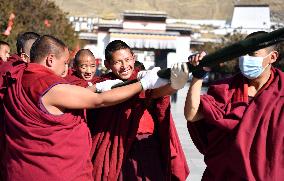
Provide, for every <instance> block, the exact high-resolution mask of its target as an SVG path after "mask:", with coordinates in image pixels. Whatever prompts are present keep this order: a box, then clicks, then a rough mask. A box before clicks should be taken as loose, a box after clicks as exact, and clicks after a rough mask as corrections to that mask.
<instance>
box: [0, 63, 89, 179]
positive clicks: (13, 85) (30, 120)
mask: <svg viewBox="0 0 284 181" xmlns="http://www.w3.org/2000/svg"><path fill="white" fill-rule="evenodd" d="M9 72H10V74H6V76H5V84H6V87H7V92H6V93H5V96H4V99H3V102H4V120H5V122H4V124H5V125H4V129H5V138H6V139H5V144H6V145H5V151H4V155H3V161H4V163H5V165H4V168H5V169H4V173H5V176H6V179H5V180H29V181H33V180H46V181H50V180H52V181H56V180H58V181H59V180H60V181H62V180H68V181H69V180H78V181H82V180H92V175H91V171H92V164H91V162H90V156H89V153H90V146H91V145H90V143H91V142H90V139H91V138H90V133H89V130H88V127H87V125H86V122H85V120H84V119H83V111H82V110H74V111H68V110H67V111H66V113H64V114H62V115H52V114H50V113H48V112H47V111H46V109H45V108H44V105H43V104H42V102H41V97H42V96H43V95H44V94H45V93H46V92H47V91H48V90H49V89H50V88H52V87H53V86H54V85H57V84H66V81H65V80H64V79H62V78H60V77H58V76H56V75H55V74H53V72H51V71H50V70H49V69H47V68H45V67H43V66H41V65H39V64H33V63H30V64H28V65H27V64H25V63H22V64H19V65H18V66H15V67H13V69H11V70H10V71H9Z"/></svg>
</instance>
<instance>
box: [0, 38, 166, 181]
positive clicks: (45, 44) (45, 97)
mask: <svg viewBox="0 0 284 181" xmlns="http://www.w3.org/2000/svg"><path fill="white" fill-rule="evenodd" d="M68 59H69V52H68V49H67V47H66V46H65V45H64V43H63V42H61V41H60V40H58V39H56V38H54V37H52V36H48V35H44V36H42V37H40V38H38V39H37V40H36V42H35V43H34V44H33V46H32V48H31V62H32V63H30V64H27V63H25V62H21V63H19V64H17V65H13V68H12V69H10V70H9V71H8V72H6V73H5V76H4V81H3V82H2V84H1V86H0V88H1V90H4V91H5V92H4V97H3V107H4V115H3V116H4V117H3V119H2V120H4V125H2V124H1V126H3V127H1V130H4V134H5V140H4V141H5V142H4V143H2V145H0V146H1V149H2V150H3V152H2V153H3V155H2V159H3V160H1V161H2V163H1V164H3V168H4V169H3V175H2V179H3V180H11V181H12V180H30V181H33V180H39V179H40V180H46V181H50V180H80V181H81V180H86V181H87V180H93V179H92V164H91V160H90V149H91V137H90V133H89V129H88V127H87V124H86V122H85V119H84V117H83V111H82V110H83V109H84V108H98V107H104V106H111V105H114V104H118V103H121V102H122V101H125V100H126V99H128V98H130V97H132V96H133V95H135V94H137V93H138V92H140V91H141V90H142V88H143V89H146V90H147V89H154V88H157V87H159V86H163V85H165V83H167V82H165V81H163V80H161V79H160V78H158V76H157V71H156V70H154V71H149V72H147V74H146V75H145V77H143V78H142V79H141V80H140V82H137V83H134V84H131V85H128V86H125V87H121V88H117V89H114V90H111V91H108V92H103V93H101V94H96V93H93V92H92V91H90V90H89V89H86V88H82V87H79V86H75V85H68V83H67V82H66V80H64V79H63V78H61V75H62V74H63V73H64V71H65V64H66V63H67V61H68ZM18 62H19V61H18ZM161 81H162V83H161Z"/></svg>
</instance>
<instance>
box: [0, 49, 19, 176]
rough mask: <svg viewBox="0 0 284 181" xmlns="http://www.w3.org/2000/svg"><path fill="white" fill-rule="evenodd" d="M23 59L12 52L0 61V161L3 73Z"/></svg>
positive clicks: (0, 151) (0, 153)
mask: <svg viewBox="0 0 284 181" xmlns="http://www.w3.org/2000/svg"><path fill="white" fill-rule="evenodd" d="M22 62H23V61H22V60H21V58H20V57H19V56H18V55H16V54H14V55H12V56H11V57H9V58H8V60H7V62H3V61H2V64H1V65H0V145H1V146H0V160H1V161H2V159H3V158H2V156H3V151H4V146H3V145H4V140H5V139H4V121H3V119H4V118H3V114H4V112H3V111H4V110H3V109H4V108H3V104H2V100H3V96H4V94H5V92H6V87H5V86H4V85H3V83H4V82H3V81H4V79H3V76H4V75H5V73H6V72H7V71H9V70H10V69H12V68H13V66H16V65H17V64H19V63H22ZM2 170H3V168H2V166H1V164H0V180H1V178H3V176H1V175H2V173H1V172H2Z"/></svg>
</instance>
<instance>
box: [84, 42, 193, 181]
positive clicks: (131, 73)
mask: <svg viewBox="0 0 284 181" xmlns="http://www.w3.org/2000/svg"><path fill="white" fill-rule="evenodd" d="M105 52H106V53H105V56H106V62H105V65H106V66H107V67H108V68H110V69H111V70H112V72H111V73H109V74H106V75H103V76H101V79H102V80H112V79H117V78H119V79H122V80H132V79H136V77H137V73H138V71H139V70H137V69H134V62H135V56H134V54H133V52H132V51H131V49H130V48H129V46H128V45H127V44H125V43H124V42H122V41H118V40H115V41H113V42H111V43H109V45H108V46H107V48H106V51H105ZM173 91H175V90H173V88H172V87H171V86H170V85H167V86H165V87H162V88H159V89H156V90H151V91H146V92H142V93H140V94H137V95H135V96H134V97H133V98H131V99H129V100H128V101H126V102H124V103H121V104H118V105H116V106H111V107H108V108H101V109H96V110H92V111H90V112H89V114H88V119H87V120H88V124H89V127H90V130H91V134H92V139H93V145H92V151H91V154H92V162H93V166H94V171H93V176H94V178H95V180H97V181H99V180H171V179H172V180H185V179H186V177H187V176H188V173H189V170H188V166H187V163H186V160H185V156H184V153H183V150H182V148H181V145H180V142H179V138H178V135H177V132H176V129H175V126H174V123H173V119H172V116H171V112H170V99H169V96H162V97H161V95H162V94H170V93H171V92H173ZM159 97H160V98H159ZM154 98H155V99H154Z"/></svg>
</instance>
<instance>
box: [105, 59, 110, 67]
mask: <svg viewBox="0 0 284 181" xmlns="http://www.w3.org/2000/svg"><path fill="white" fill-rule="evenodd" d="M104 64H105V67H106V68H107V69H110V63H109V61H108V60H104Z"/></svg>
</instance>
